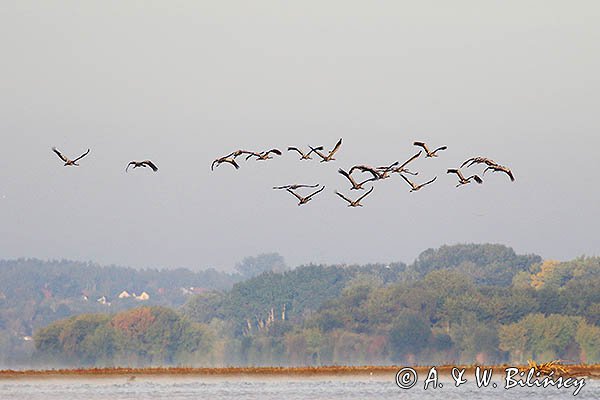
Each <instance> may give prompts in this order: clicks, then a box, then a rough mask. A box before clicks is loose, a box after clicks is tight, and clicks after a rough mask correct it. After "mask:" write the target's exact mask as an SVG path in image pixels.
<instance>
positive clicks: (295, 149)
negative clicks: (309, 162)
mask: <svg viewBox="0 0 600 400" xmlns="http://www.w3.org/2000/svg"><path fill="white" fill-rule="evenodd" d="M287 151H297V152H298V154H300V155H301V156H302V157H304V153H303V152H302V150H300V149H299V148H297V147H292V146H290V147H288V148H287Z"/></svg>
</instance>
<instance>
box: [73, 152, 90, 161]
mask: <svg viewBox="0 0 600 400" xmlns="http://www.w3.org/2000/svg"><path fill="white" fill-rule="evenodd" d="M89 153H90V149H87V151H86V152H85V153H83V154H82V155H80V156H79V157H77V158H76V159H74V160H73V162H77V161H79V160H81V159H82V158H83V157H85V156H87V155H88V154H89Z"/></svg>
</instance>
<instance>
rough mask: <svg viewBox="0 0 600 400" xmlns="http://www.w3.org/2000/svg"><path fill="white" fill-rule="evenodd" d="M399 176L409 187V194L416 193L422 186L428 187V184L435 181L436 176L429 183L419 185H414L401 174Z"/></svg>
mask: <svg viewBox="0 0 600 400" xmlns="http://www.w3.org/2000/svg"><path fill="white" fill-rule="evenodd" d="M400 176H401V177H402V178H404V180H405V181H406V183H408V184H409V185H410V187H411V189H410V191H411V192H416V191H417V190H419V189H421V188H422V187H423V186H426V185H429V184H430V183H433V182H434V181H435V180H436V179H437V176H436V177H435V178H433V179H432V180H430V181H427V182H425V183H421V184H420V185H415V184H414V183H413V182H411V181H410V180H409V179H408V178H407V177H406V176H404V175H403V174H400Z"/></svg>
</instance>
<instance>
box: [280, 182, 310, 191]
mask: <svg viewBox="0 0 600 400" xmlns="http://www.w3.org/2000/svg"><path fill="white" fill-rule="evenodd" d="M318 186H319V184H318V183H317V184H316V185H299V184H297V183H295V184H293V185H283V186H273V189H275V190H281V189H291V190H296V189H300V188H316V187H318Z"/></svg>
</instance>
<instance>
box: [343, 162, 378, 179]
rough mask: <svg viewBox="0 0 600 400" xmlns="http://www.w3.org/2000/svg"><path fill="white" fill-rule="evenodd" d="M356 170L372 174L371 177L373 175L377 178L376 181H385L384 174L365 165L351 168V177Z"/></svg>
mask: <svg viewBox="0 0 600 400" xmlns="http://www.w3.org/2000/svg"><path fill="white" fill-rule="evenodd" d="M384 168H387V167H384ZM356 169H357V170H359V171H360V172H368V173H370V174H371V175H373V178H375V180H377V179H383V178H382V175H383V174H382V173H381V172H379V171H378V170H377V168H374V167H371V166H369V165H364V164H361V165H354V166H353V167H352V168H350V170H349V171H348V173H349V174H350V175H352V173H353V172H354V170H356Z"/></svg>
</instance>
